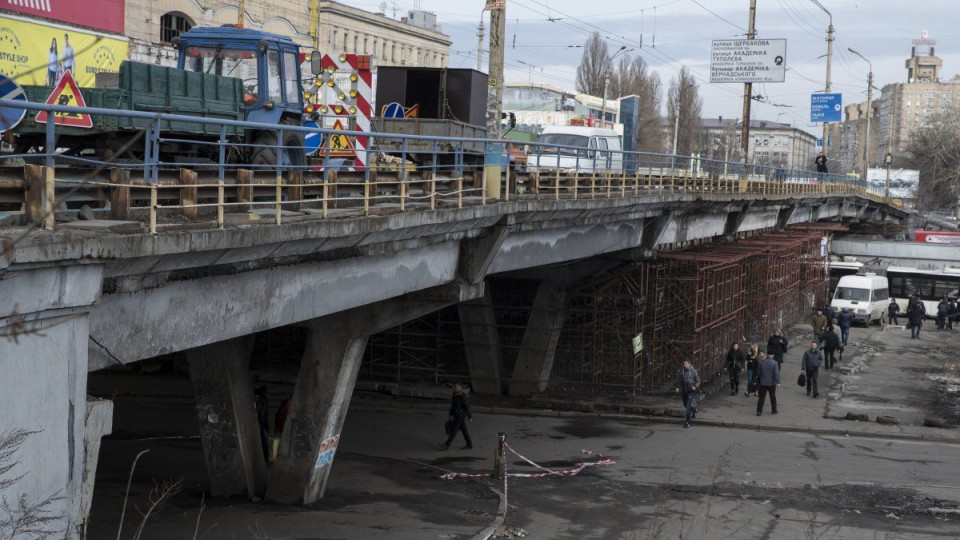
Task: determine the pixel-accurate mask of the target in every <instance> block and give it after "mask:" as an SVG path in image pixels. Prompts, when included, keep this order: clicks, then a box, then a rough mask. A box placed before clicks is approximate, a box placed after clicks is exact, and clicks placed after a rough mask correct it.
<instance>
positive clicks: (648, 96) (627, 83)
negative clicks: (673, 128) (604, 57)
mask: <svg viewBox="0 0 960 540" xmlns="http://www.w3.org/2000/svg"><path fill="white" fill-rule="evenodd" d="M610 89H611V90H610V96H611V97H612V98H613V99H617V98H622V97H625V96H632V95H635V96H638V97H639V98H640V100H639V110H638V121H637V148H636V149H637V150H638V151H641V152H662V151H663V126H662V125H661V122H660V96H661V94H662V85H661V84H660V76H659V75H657V73H656V72H654V71H651V70H650V69H648V68H647V63H646V62H645V61H644V60H643V58H641V57H639V56H634V57H629V56H627V55H624V56H623V57H621V58H620V61H619V62H618V63H617V69H616V70H614V72H613V76H612V77H611V78H610Z"/></svg>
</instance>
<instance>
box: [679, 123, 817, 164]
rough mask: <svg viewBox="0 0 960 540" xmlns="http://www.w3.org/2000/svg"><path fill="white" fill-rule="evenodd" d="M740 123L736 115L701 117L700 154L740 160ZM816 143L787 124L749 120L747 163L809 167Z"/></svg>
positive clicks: (811, 137) (813, 138)
mask: <svg viewBox="0 0 960 540" xmlns="http://www.w3.org/2000/svg"><path fill="white" fill-rule="evenodd" d="M741 126H742V124H741V123H740V121H739V120H738V119H735V118H723V117H722V116H721V117H719V118H701V119H700V155H701V156H702V157H705V158H709V159H717V160H726V161H741V159H740V155H741V141H742V139H741V132H740V129H741ZM670 128H671V130H672V126H670ZM816 144H817V139H816V137H814V136H813V135H811V134H809V133H807V132H806V131H803V130H802V129H799V128H795V127H793V126H791V125H790V124H784V123H780V122H770V121H767V120H751V121H750V146H749V150H748V152H749V154H748V156H747V162H748V163H755V164H757V165H765V166H768V167H777V168H782V169H809V168H811V167H813V160H814V158H815V157H816V153H815V152H816Z"/></svg>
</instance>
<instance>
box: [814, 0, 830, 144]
mask: <svg viewBox="0 0 960 540" xmlns="http://www.w3.org/2000/svg"><path fill="white" fill-rule="evenodd" d="M810 1H811V2H813V3H814V4H815V5H816V6H817V7H818V8H820V9H822V10H823V11H824V13H826V14H827V17H830V26H828V27H827V84H826V86H825V87H824V89H823V92H824V94H829V93H830V59H831V58H832V57H833V15H832V14H831V13H830V12H829V11H827V8H825V7H823V4H821V3H820V2H819V0H810ZM828 135H829V130H828V123H827V122H824V123H823V139H822V140H823V154H824V155H826V154H827V146H828V145H827V136H828Z"/></svg>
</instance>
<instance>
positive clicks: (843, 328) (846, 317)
mask: <svg viewBox="0 0 960 540" xmlns="http://www.w3.org/2000/svg"><path fill="white" fill-rule="evenodd" d="M837 325H838V326H840V343H842V344H843V346H844V347H846V346H847V341H848V340H849V339H850V327H851V326H853V311H851V310H850V308H843V310H841V311H840V313H838V314H837Z"/></svg>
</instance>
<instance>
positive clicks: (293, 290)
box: [0, 193, 905, 530]
mask: <svg viewBox="0 0 960 540" xmlns="http://www.w3.org/2000/svg"><path fill="white" fill-rule="evenodd" d="M904 216H905V214H904V213H903V212H902V211H900V210H898V209H896V208H891V207H886V206H883V205H881V204H880V203H877V202H874V201H871V200H869V199H864V198H859V197H835V196H811V197H807V198H795V197H788V196H783V197H777V196H759V195H757V196H744V195H738V196H735V197H734V196H728V195H722V194H689V193H681V194H667V195H663V196H656V197H641V198H636V199H630V198H626V199H622V200H613V201H610V200H606V201H590V200H586V201H584V200H576V201H571V200H566V201H555V202H554V201H537V202H531V201H522V202H503V203H498V204H494V205H488V206H480V207H471V208H463V209H445V210H438V211H435V212H425V213H407V214H395V215H389V216H378V217H371V218H366V219H353V220H325V221H304V222H298V223H291V224H287V225H284V226H282V227H279V226H260V227H253V228H237V229H227V230H225V231H216V230H213V231H211V230H194V231H191V230H187V231H182V232H178V233H166V234H162V235H157V236H152V235H116V234H107V235H103V234H97V233H93V232H85V231H79V230H74V231H70V232H57V233H53V234H49V235H40V236H27V237H26V238H24V239H22V240H21V241H19V242H18V244H17V245H16V249H15V250H7V251H4V255H3V256H2V257H0V273H2V274H0V276H2V278H3V279H0V298H4V299H5V302H4V303H3V304H2V305H0V332H3V333H4V335H5V336H7V339H2V340H0V358H15V359H17V360H16V361H17V362H21V363H24V365H22V366H21V368H18V369H15V370H14V371H15V372H16V373H17V375H16V376H17V377H18V380H17V384H16V385H13V386H11V388H14V389H15V391H11V392H4V393H2V394H0V410H5V411H8V412H9V411H14V412H15V413H16V414H14V416H13V417H16V418H18V419H19V420H20V421H22V422H23V424H24V425H25V426H45V429H44V430H43V432H42V433H41V434H39V435H36V436H33V437H31V438H28V439H27V441H26V442H25V443H24V444H23V447H22V451H23V453H24V455H30V456H33V457H32V459H35V460H36V467H33V468H32V470H36V471H43V473H42V474H40V475H39V477H38V479H37V480H36V481H35V482H36V485H31V486H29V487H28V489H27V492H29V493H34V494H40V493H47V492H50V493H52V492H54V491H56V490H63V489H66V490H67V492H68V493H69V494H70V496H69V497H65V501H64V502H62V503H58V504H61V506H62V508H61V510H62V514H63V516H64V518H63V519H64V526H65V527H69V528H72V530H76V527H78V526H79V524H80V523H81V522H82V521H83V519H84V514H85V512H86V510H87V509H88V508H89V503H88V502H87V503H82V504H81V501H83V500H85V499H84V496H85V494H87V493H88V492H89V490H90V489H91V486H92V478H93V475H94V473H95V468H96V455H97V449H98V444H99V437H100V436H101V435H103V434H104V433H109V430H110V427H109V417H110V410H109V405H110V404H109V402H106V403H103V402H94V401H89V400H87V399H86V373H87V372H88V371H96V370H101V369H105V368H110V367H113V366H122V365H129V364H132V363H135V362H138V361H140V360H144V359H148V358H153V357H156V356H159V355H165V354H170V353H175V352H183V351H185V354H186V357H187V359H188V364H189V365H190V373H191V377H192V379H193V382H194V390H195V395H196V398H197V404H198V420H199V423H200V427H201V434H202V439H203V442H204V453H205V458H206V461H207V465H208V470H209V472H210V477H211V489H212V490H213V491H214V492H215V493H216V494H224V495H226V494H246V495H248V496H263V495H265V496H266V497H267V498H268V499H269V500H273V501H277V502H303V503H309V502H311V501H313V500H316V498H318V497H320V496H322V494H323V490H324V486H325V483H326V478H327V476H328V475H329V471H330V467H331V465H332V461H333V456H334V454H335V451H336V446H337V443H338V441H339V433H340V427H341V426H342V424H343V419H344V417H345V415H346V412H347V409H348V406H349V400H350V395H351V393H352V391H353V388H354V385H355V383H356V379H357V373H358V371H359V366H360V365H361V362H362V361H363V358H364V355H365V350H366V348H367V342H368V340H369V337H370V336H371V335H374V334H377V333H378V332H383V331H385V330H387V329H389V328H392V327H397V326H398V325H402V324H404V323H408V322H410V321H413V320H417V319H419V318H421V317H423V316H425V315H427V314H430V313H435V312H438V311H439V310H442V309H444V308H448V307H449V308H450V309H454V310H455V311H457V313H458V317H459V320H460V322H461V325H462V328H463V330H462V331H463V336H464V340H465V341H466V342H469V343H474V344H477V345H478V346H477V347H476V348H471V349H470V352H469V353H468V354H467V358H466V361H467V363H468V366H469V371H470V373H471V375H473V381H474V385H475V389H476V390H477V391H479V392H487V393H499V392H503V391H509V392H511V393H523V394H527V393H532V392H537V391H540V390H542V389H543V386H544V385H545V384H546V381H547V380H548V378H549V376H550V373H551V371H552V369H553V364H552V358H553V357H554V355H555V351H556V350H557V347H558V346H561V345H562V342H561V341H560V333H561V330H562V328H563V327H564V324H565V323H566V322H567V321H566V316H565V315H566V312H565V311H564V309H562V308H563V306H565V305H567V300H568V296H569V294H570V292H571V291H572V290H575V289H576V286H580V285H583V284H585V283H588V282H590V278H591V277H595V276H597V275H602V274H603V273H605V272H610V271H612V270H614V269H617V268H623V267H624V266H625V265H636V264H640V263H642V262H643V261H648V260H650V259H651V258H652V257H654V256H655V255H656V253H657V252H659V251H673V250H678V249H683V248H687V247H690V246H694V245H695V244H697V243H699V242H702V241H705V240H708V239H726V240H728V241H729V240H733V239H734V238H736V237H737V236H738V235H739V236H743V235H745V234H748V233H752V232H759V231H773V230H783V229H785V228H787V227H788V226H790V225H794V224H802V223H810V222H816V221H825V220H849V219H877V220H901V219H903V218H904ZM4 233H5V231H3V230H0V235H4ZM490 276H494V277H500V278H511V279H518V278H519V279H536V280H537V281H536V282H535V284H534V285H533V287H534V288H533V290H532V291H531V294H530V301H531V304H530V308H529V309H530V314H529V316H528V318H527V320H526V321H525V323H524V324H525V325H527V329H526V330H525V331H524V332H522V336H521V337H520V338H519V341H520V353H518V354H517V356H516V358H515V360H514V366H513V369H512V370H510V376H509V377H507V374H506V371H505V370H504V369H503V359H502V358H500V357H499V356H500V355H499V354H498V351H499V350H500V343H499V341H500V340H501V339H502V335H499V334H498V333H497V332H493V331H491V322H496V318H497V317H498V314H497V312H496V295H497V291H496V288H495V287H494V288H493V289H489V288H487V287H485V285H486V284H489V283H490V282H489V281H488V279H487V278H488V277H490ZM37 291H45V292H46V294H45V295H38V294H37ZM289 325H303V326H305V328H306V331H307V341H306V345H305V348H304V352H303V355H302V362H301V366H300V372H299V375H298V376H297V380H296V388H295V391H294V394H293V399H292V404H291V407H290V413H289V417H288V420H287V422H288V423H287V426H288V427H287V429H285V430H284V432H283V436H282V439H281V442H280V450H279V455H278V461H277V464H276V466H275V467H274V469H273V471H272V473H271V475H270V478H269V479H267V477H266V472H265V470H264V467H263V465H262V453H261V452H258V450H259V448H258V445H259V441H258V438H259V429H258V427H257V419H256V413H255V411H254V409H253V408H252V407H250V406H249V404H250V400H249V398H250V396H251V392H252V389H251V384H250V379H249V373H248V372H247V370H246V366H245V365H244V364H245V361H246V359H247V358H248V355H249V340H247V339H246V336H250V335H253V334H256V333H259V332H263V331H266V330H270V329H274V328H279V327H285V326H289ZM24 347H27V348H24ZM27 363H29V364H30V365H26V364H27ZM64 365H67V366H69V369H68V370H64V369H63V368H62V366H64ZM50 373H57V376H55V377H52V376H50V375H49V374H50ZM36 395H44V396H49V399H45V400H44V401H43V403H42V406H36V399H35V396H36ZM212 413H215V414H212ZM5 414H6V413H5ZM46 426H54V427H53V428H49V429H48V428H46ZM57 426H59V427H57ZM61 428H62V429H61ZM41 463H42V464H43V465H42V466H40V464H41ZM84 479H86V480H84ZM268 480H269V481H268ZM74 495H75V496H74Z"/></svg>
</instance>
